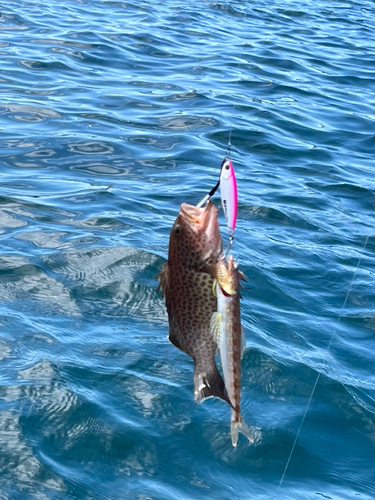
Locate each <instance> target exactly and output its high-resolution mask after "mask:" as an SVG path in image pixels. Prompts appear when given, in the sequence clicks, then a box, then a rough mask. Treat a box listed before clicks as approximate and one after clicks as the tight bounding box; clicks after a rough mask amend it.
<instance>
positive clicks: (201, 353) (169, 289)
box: [157, 201, 229, 403]
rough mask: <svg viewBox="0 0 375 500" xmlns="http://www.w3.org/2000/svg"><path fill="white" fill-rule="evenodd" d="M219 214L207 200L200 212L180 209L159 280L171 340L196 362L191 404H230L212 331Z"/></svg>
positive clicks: (185, 206) (219, 247)
mask: <svg viewBox="0 0 375 500" xmlns="http://www.w3.org/2000/svg"><path fill="white" fill-rule="evenodd" d="M217 214H218V211H217V209H216V207H215V206H214V205H213V203H212V202H211V201H209V202H208V203H207V205H206V206H205V207H204V208H197V207H194V206H192V205H188V204H187V203H183V204H182V205H181V210H180V213H179V215H178V217H177V219H176V221H175V223H174V224H173V227H172V230H171V235H170V239H169V251H168V262H167V264H165V265H164V267H163V269H162V271H161V273H160V274H159V275H158V277H157V278H158V279H159V280H160V283H159V288H160V289H161V290H162V294H163V297H164V298H165V303H166V306H167V312H168V319H169V340H170V341H171V342H172V344H173V345H175V346H176V347H177V348H179V349H181V350H182V351H183V352H185V353H186V354H188V355H189V356H191V357H192V358H193V360H194V397H195V400H196V401H197V402H201V401H203V400H204V399H206V398H208V397H211V396H216V397H219V398H221V399H223V400H224V401H226V402H228V403H229V399H228V395H227V391H226V389H225V385H224V381H223V378H222V376H221V375H220V373H219V371H218V369H217V367H216V363H215V352H216V350H217V344H216V341H215V340H214V338H213V337H212V334H211V329H210V323H211V317H212V314H213V313H214V312H215V311H216V307H217V299H216V297H215V296H214V294H213V284H214V277H215V273H216V264H217V261H218V259H219V258H220V257H221V255H222V240H221V235H220V230H219V224H218V221H217Z"/></svg>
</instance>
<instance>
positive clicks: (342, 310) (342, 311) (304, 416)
mask: <svg viewBox="0 0 375 500" xmlns="http://www.w3.org/2000/svg"><path fill="white" fill-rule="evenodd" d="M368 240H369V236H367V237H366V241H365V244H364V246H363V249H362V251H365V250H366V247H367V243H368ZM361 261H362V256H361V257H360V258H359V259H358V263H357V267H356V268H355V270H354V273H353V277H352V281H351V282H350V285H349V288H348V291H347V293H346V297H345V300H344V303H343V305H342V308H341V312H340V315H339V317H338V318H337V323H336V328H335V329H334V331H333V334H332V336H331V340H330V341H329V344H328V347H327V354H328V353H329V351H330V349H331V346H332V344H333V341H334V339H335V337H336V334H337V330H338V325H339V324H340V322H341V318H342V316H343V314H344V310H345V308H346V304H347V302H348V298H349V295H350V292H351V290H352V287H353V283H354V280H355V278H356V275H357V272H358V269H359V266H360V265H361ZM320 375H321V373H318V375H317V377H316V379H315V383H314V385H313V388H312V390H311V394H310V397H309V400H308V401H307V405H306V408H305V411H304V413H303V416H302V419H301V423H300V424H299V427H298V430H297V434H296V437H295V438H294V441H293V445H292V448H291V450H290V453H289V456H288V460H287V461H286V464H285V468H284V471H283V474H282V476H281V479H280V483H279V488H280V487H281V486H282V484H283V482H284V478H285V475H286V472H287V470H288V467H289V464H290V461H291V459H292V456H293V453H294V450H295V447H296V444H297V441H298V438H299V436H300V434H301V431H302V427H303V424H304V423H305V419H306V416H307V413H308V411H309V409H310V405H311V401H312V398H313V396H314V393H315V390H316V387H317V385H318V382H319V379H320Z"/></svg>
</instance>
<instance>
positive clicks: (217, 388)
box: [194, 364, 230, 404]
mask: <svg viewBox="0 0 375 500" xmlns="http://www.w3.org/2000/svg"><path fill="white" fill-rule="evenodd" d="M211 397H216V398H220V399H223V400H224V401H226V402H227V403H228V404H230V401H229V398H228V394H227V390H226V389H225V385H224V381H223V379H222V376H221V375H220V373H219V371H218V369H217V367H216V365H215V364H214V365H213V366H212V367H211V369H210V370H209V371H208V370H202V371H201V370H199V368H198V367H197V366H196V367H195V369H194V398H195V401H196V402H197V403H201V402H202V401H204V400H205V399H207V398H211Z"/></svg>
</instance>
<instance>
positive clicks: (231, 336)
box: [211, 255, 258, 446]
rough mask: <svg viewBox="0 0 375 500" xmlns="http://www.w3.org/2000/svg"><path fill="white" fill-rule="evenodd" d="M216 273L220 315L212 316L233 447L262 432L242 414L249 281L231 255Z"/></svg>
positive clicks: (250, 439) (219, 266)
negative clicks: (243, 307)
mask: <svg viewBox="0 0 375 500" xmlns="http://www.w3.org/2000/svg"><path fill="white" fill-rule="evenodd" d="M216 270H217V272H216V294H217V312H216V313H214V314H213V315H212V319H211V332H212V335H213V337H214V339H215V340H216V342H217V345H218V348H219V351H220V358H221V364H222V368H223V374H224V382H225V388H226V390H227V393H228V397H229V400H230V404H231V407H232V409H231V429H230V434H231V438H232V444H233V446H237V442H238V434H239V433H241V434H243V435H244V436H246V437H247V438H248V440H249V441H250V443H254V442H255V440H257V439H258V431H257V430H256V429H255V428H251V427H249V426H248V425H247V424H246V422H245V421H244V420H243V418H242V416H241V411H240V400H241V357H242V352H243V349H244V345H245V337H244V333H243V329H242V327H241V315H240V298H241V296H240V280H241V279H244V278H245V277H244V275H243V273H241V271H239V269H238V265H237V264H236V263H235V262H234V259H233V257H232V256H231V255H230V256H229V257H228V262H227V263H225V261H224V259H221V260H219V261H218V262H217V266H216Z"/></svg>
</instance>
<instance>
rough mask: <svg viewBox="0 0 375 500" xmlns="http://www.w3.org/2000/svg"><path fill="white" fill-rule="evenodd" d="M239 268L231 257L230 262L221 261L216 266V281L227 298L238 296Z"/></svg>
mask: <svg viewBox="0 0 375 500" xmlns="http://www.w3.org/2000/svg"><path fill="white" fill-rule="evenodd" d="M237 268H238V266H237V264H236V263H235V261H234V259H233V257H232V256H231V255H229V257H228V262H225V261H224V259H220V260H218V262H217V265H216V279H217V282H218V284H219V286H220V288H221V289H222V291H223V292H224V294H225V295H226V296H232V295H236V293H237V291H238V282H237V279H236V274H235V273H236V270H237Z"/></svg>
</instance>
